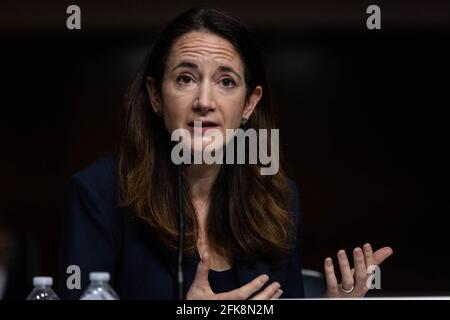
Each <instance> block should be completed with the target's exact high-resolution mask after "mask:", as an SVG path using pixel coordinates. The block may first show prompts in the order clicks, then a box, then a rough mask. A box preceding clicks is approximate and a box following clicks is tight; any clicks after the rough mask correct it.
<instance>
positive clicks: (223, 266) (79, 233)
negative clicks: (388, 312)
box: [62, 8, 392, 299]
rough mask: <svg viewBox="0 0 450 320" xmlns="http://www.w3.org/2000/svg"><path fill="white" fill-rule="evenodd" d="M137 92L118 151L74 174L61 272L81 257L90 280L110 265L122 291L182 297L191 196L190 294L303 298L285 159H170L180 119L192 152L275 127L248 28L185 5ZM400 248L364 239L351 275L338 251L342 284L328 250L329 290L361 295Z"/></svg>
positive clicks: (75, 293) (295, 210) (296, 219)
mask: <svg viewBox="0 0 450 320" xmlns="http://www.w3.org/2000/svg"><path fill="white" fill-rule="evenodd" d="M128 98H129V102H128V105H127V110H126V116H125V117H124V118H125V121H126V123H125V130H124V136H123V140H122V143H121V148H120V151H119V154H118V156H117V157H110V158H107V159H102V160H100V161H98V162H96V163H95V164H94V165H92V166H91V167H89V168H87V169H85V170H83V171H82V172H80V173H78V174H76V175H75V176H74V177H73V178H72V179H71V182H70V184H69V190H68V191H69V192H68V201H67V220H66V232H65V240H64V242H63V255H62V257H63V260H62V267H63V268H64V269H63V271H65V268H67V266H69V265H78V266H79V267H80V269H81V276H82V289H84V288H86V286H87V277H88V273H89V272H90V271H108V272H110V273H111V275H112V277H111V278H112V286H113V287H114V288H115V289H116V290H117V292H118V294H119V296H120V297H121V298H125V299H174V298H176V297H177V276H176V273H177V270H176V267H177V250H178V249H179V223H178V214H179V207H178V204H179V203H182V204H183V205H182V207H181V208H182V211H183V217H184V224H185V232H184V238H183V239H184V249H183V255H182V256H183V257H184V263H183V272H184V287H183V292H182V295H183V296H185V297H186V298H187V299H248V298H251V299H276V298H280V297H281V298H292V297H303V282H302V277H301V256H300V248H299V244H298V242H299V241H298V240H299V239H298V236H297V235H298V231H299V230H300V209H299V208H300V206H299V198H298V191H297V188H296V186H295V184H294V183H293V182H292V181H290V180H288V178H287V177H286V175H285V174H284V172H283V170H282V168H279V170H278V172H277V173H276V174H274V175H261V174H260V170H259V169H260V168H261V163H256V164H249V163H246V164H228V163H227V164H220V163H213V164H206V163H205V162H202V163H196V164H192V165H185V166H177V165H175V164H174V163H173V161H172V160H173V158H171V154H172V153H171V152H172V150H173V147H174V143H173V142H172V141H171V134H172V133H173V132H174V131H175V130H177V129H185V130H187V131H186V132H188V133H189V134H190V135H191V137H192V139H193V140H195V139H196V140H195V141H197V142H198V141H199V143H194V144H193V146H191V145H189V147H190V148H191V149H190V151H191V155H192V154H195V153H196V152H199V150H198V149H200V150H203V149H204V148H205V147H207V146H208V145H209V144H211V143H213V144H214V143H216V151H218V149H217V147H218V146H217V142H212V140H211V139H210V137H209V136H208V134H207V133H208V130H210V129H216V130H218V131H219V132H221V133H223V136H226V134H225V131H226V129H237V128H242V129H244V130H248V129H255V130H258V129H272V128H274V119H273V118H274V111H273V110H272V108H271V103H270V95H269V89H268V87H267V83H266V76H265V66H264V63H263V59H262V56H261V53H260V51H259V50H258V48H257V46H256V45H255V44H254V42H253V41H252V39H251V38H250V36H249V35H248V32H247V30H246V29H245V28H244V27H243V26H242V25H241V24H240V23H239V22H238V21H236V20H235V19H234V18H232V17H230V16H229V15H227V14H225V13H223V12H220V11H216V10H212V9H203V8H195V9H191V10H189V11H187V12H185V13H183V14H181V15H180V16H179V17H177V18H176V19H175V20H173V21H172V22H171V23H170V24H169V25H167V26H166V28H165V29H164V30H163V31H162V32H161V33H160V35H159V37H158V38H157V40H156V42H155V44H154V46H153V48H152V50H151V53H150V55H149V57H148V59H147V61H146V64H145V67H144V68H143V69H142V70H141V71H140V73H139V74H138V76H137V79H136V80H135V82H134V84H133V86H132V87H131V90H130V93H129V96H128ZM198 123H200V124H201V125H202V129H201V131H200V132H201V133H200V136H199V137H197V138H195V134H194V124H198ZM232 139H234V138H233V137H232V138H231V139H228V140H225V141H224V142H223V143H222V144H221V145H220V146H219V147H222V148H223V147H224V145H228V144H229V142H230V141H231V140H232ZM182 142H183V143H186V142H187V140H185V139H183V141H182ZM219 149H220V148H219ZM227 150H228V149H227ZM178 190H181V192H178ZM391 253H392V250H391V249H390V248H383V249H380V250H378V251H377V252H375V253H373V252H372V249H371V248H370V246H369V245H366V247H365V250H364V253H363V252H362V251H361V249H360V248H356V249H355V252H354V257H355V259H354V261H355V271H354V274H353V273H352V271H351V269H350V266H349V263H348V259H347V257H346V255H345V252H339V254H338V261H339V266H340V268H341V274H342V281H343V283H342V285H338V284H337V280H336V276H335V273H334V270H333V265H332V262H331V258H328V259H326V263H325V273H326V279H327V284H328V291H327V294H326V296H329V297H339V296H346V297H347V296H348V297H350V296H363V295H364V294H365V293H366V291H367V287H366V286H365V280H366V279H367V273H366V270H367V267H368V266H369V265H371V264H375V265H378V264H380V263H381V262H382V261H383V260H384V259H385V258H387V256H389V255H390V254H391ZM80 294H81V290H77V289H74V290H67V289H66V290H65V295H64V296H65V297H69V298H77V297H79V295H80Z"/></svg>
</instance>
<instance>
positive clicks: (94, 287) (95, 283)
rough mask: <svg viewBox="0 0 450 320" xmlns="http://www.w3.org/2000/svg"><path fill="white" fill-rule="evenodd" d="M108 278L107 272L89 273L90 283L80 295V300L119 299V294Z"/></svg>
mask: <svg viewBox="0 0 450 320" xmlns="http://www.w3.org/2000/svg"><path fill="white" fill-rule="evenodd" d="M109 279H110V276H109V273H108V272H91V273H89V280H90V281H91V284H90V285H89V287H88V288H87V289H86V291H85V292H84V293H83V294H82V295H81V297H80V300H119V296H118V295H117V293H116V292H115V291H114V290H113V289H112V288H111V286H110V285H109V283H108V281H109Z"/></svg>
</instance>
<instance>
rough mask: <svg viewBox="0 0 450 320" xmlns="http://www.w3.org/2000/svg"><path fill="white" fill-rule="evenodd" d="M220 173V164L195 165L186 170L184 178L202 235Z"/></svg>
mask: <svg viewBox="0 0 450 320" xmlns="http://www.w3.org/2000/svg"><path fill="white" fill-rule="evenodd" d="M219 171H220V164H212V165H206V164H193V165H190V166H189V167H187V168H186V170H185V174H184V177H185V180H186V182H187V185H188V187H189V190H190V193H191V196H192V203H193V205H194V208H195V212H196V214H197V219H198V222H199V228H200V232H201V233H202V232H204V230H205V229H204V227H205V224H206V216H207V213H208V208H209V199H210V193H211V189H212V186H213V184H214V182H215V181H216V178H217V175H218V174H219Z"/></svg>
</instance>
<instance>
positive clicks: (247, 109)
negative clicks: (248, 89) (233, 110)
mask: <svg viewBox="0 0 450 320" xmlns="http://www.w3.org/2000/svg"><path fill="white" fill-rule="evenodd" d="M262 94H263V89H262V87H261V86H257V87H256V88H255V90H253V92H252V93H251V94H250V96H249V97H248V99H247V102H246V103H245V106H244V114H243V117H244V118H247V119H249V118H250V116H251V115H252V113H253V111H254V110H255V108H256V105H257V104H258V102H259V100H261V97H262Z"/></svg>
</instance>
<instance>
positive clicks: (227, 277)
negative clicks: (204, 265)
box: [208, 268, 238, 293]
mask: <svg viewBox="0 0 450 320" xmlns="http://www.w3.org/2000/svg"><path fill="white" fill-rule="evenodd" d="M236 278H237V277H236V270H235V269H234V268H231V269H228V270H225V271H215V270H209V274H208V280H209V285H210V286H211V289H212V291H213V292H214V293H220V292H227V291H231V290H234V289H236V288H237V287H238V285H237V284H238V283H237V279H236Z"/></svg>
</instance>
